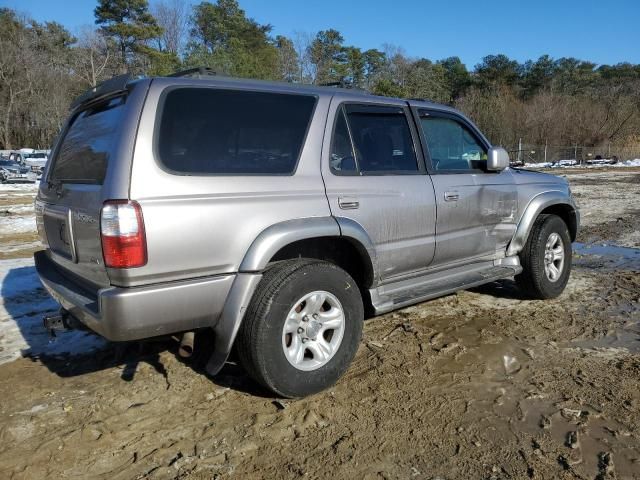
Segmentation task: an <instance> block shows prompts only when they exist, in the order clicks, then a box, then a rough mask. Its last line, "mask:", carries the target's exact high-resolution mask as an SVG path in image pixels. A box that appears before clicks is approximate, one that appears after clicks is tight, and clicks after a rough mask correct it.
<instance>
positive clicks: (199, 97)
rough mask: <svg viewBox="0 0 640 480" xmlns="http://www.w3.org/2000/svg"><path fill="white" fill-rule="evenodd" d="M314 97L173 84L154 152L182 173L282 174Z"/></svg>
mask: <svg viewBox="0 0 640 480" xmlns="http://www.w3.org/2000/svg"><path fill="white" fill-rule="evenodd" d="M314 105H315V97H313V96H309V95H293V94H280V93H264V92H249V91H239V90H223V89H213V88H178V89H174V90H170V91H169V92H168V93H167V94H166V97H165V100H164V105H163V108H162V112H161V120H160V127H159V129H158V131H157V137H156V138H157V152H156V153H157V155H158V158H159V160H160V161H161V162H162V164H163V165H164V166H165V167H166V168H167V169H169V170H171V171H173V172H176V173H182V174H187V175H224V174H227V175H233V174H236V175H278V174H280V175H286V174H291V173H293V171H294V170H295V168H296V164H297V163H298V157H299V155H300V150H301V149H302V145H303V142H304V139H305V135H306V132H307V128H308V126H309V122H310V121H311V116H312V112H313V108H314Z"/></svg>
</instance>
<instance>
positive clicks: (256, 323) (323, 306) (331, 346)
mask: <svg viewBox="0 0 640 480" xmlns="http://www.w3.org/2000/svg"><path fill="white" fill-rule="evenodd" d="M363 318H364V310H363V306H362V297H361V295H360V291H359V289H358V286H357V285H356V283H355V281H354V280H353V278H351V276H350V275H349V274H348V273H347V272H345V271H344V270H342V269H341V268H339V267H338V266H336V265H334V264H331V263H328V262H323V261H320V260H306V259H297V260H286V261H282V262H278V263H276V264H274V265H272V266H271V267H270V268H268V269H267V270H266V271H265V273H264V276H263V278H262V280H261V281H260V284H259V285H258V288H257V290H256V292H255V294H254V297H253V299H252V301H251V304H250V306H249V308H248V310H247V314H246V315H245V318H244V321H243V323H242V326H241V329H240V332H239V333H238V338H237V350H238V356H239V359H240V363H241V364H242V365H243V367H244V368H245V369H246V370H247V372H248V373H249V375H250V376H251V377H252V378H254V379H255V380H256V381H257V382H259V383H260V384H262V385H264V386H265V387H267V388H268V389H270V390H272V391H273V392H275V393H276V394H278V395H281V396H283V397H290V398H294V397H304V396H306V395H310V394H313V393H316V392H319V391H321V390H324V389H325V388H328V387H330V386H331V385H333V384H334V383H335V382H336V381H337V380H338V378H340V376H341V375H342V374H343V373H344V372H345V371H346V370H347V368H348V367H349V364H350V363H351V361H352V360H353V357H354V356H355V354H356V351H357V349H358V345H359V343H360V337H361V335H362V324H363Z"/></svg>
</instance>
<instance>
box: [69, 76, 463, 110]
mask: <svg viewBox="0 0 640 480" xmlns="http://www.w3.org/2000/svg"><path fill="white" fill-rule="evenodd" d="M193 70H194V72H193V73H194V74H195V75H191V74H188V73H187V74H185V76H180V72H178V73H177V74H174V75H167V76H162V77H160V76H158V77H147V78H144V79H139V78H138V79H136V78H134V77H132V76H131V75H128V74H125V75H119V76H117V77H113V78H111V79H109V80H106V81H105V82H103V83H101V84H99V85H98V86H96V87H94V88H91V89H89V90H87V91H86V92H85V93H83V94H82V95H80V96H79V97H78V98H77V99H76V100H75V101H74V102H73V104H72V109H75V108H77V107H79V106H81V105H84V104H86V103H90V102H93V101H94V100H96V99H98V98H101V97H105V96H109V95H112V94H114V93H117V92H119V91H124V90H125V89H126V88H127V87H129V86H130V85H133V84H134V83H138V82H141V81H145V80H146V81H154V80H159V79H162V80H163V82H166V83H170V84H173V85H216V86H226V87H240V88H252V87H253V88H256V89H260V90H276V91H281V92H290V93H306V94H309V95H317V96H331V97H333V96H334V95H336V94H339V95H340V96H341V97H342V98H343V99H345V100H350V99H352V100H354V101H362V100H365V101H385V102H389V101H392V102H393V101H399V102H409V103H410V104H411V105H415V106H418V107H430V108H437V109H440V110H448V111H452V112H457V110H456V109H454V108H452V107H449V106H447V105H443V104H440V103H436V102H431V101H428V100H422V99H407V98H399V97H383V96H380V95H374V94H371V93H369V92H366V91H364V90H357V89H351V88H343V87H336V86H322V85H310V84H300V83H289V82H282V81H272V80H255V79H248V78H237V77H229V76H224V75H218V74H212V73H208V74H207V72H206V71H205V70H201V72H203V71H204V72H205V73H204V74H202V73H201V74H198V73H197V70H198V69H193Z"/></svg>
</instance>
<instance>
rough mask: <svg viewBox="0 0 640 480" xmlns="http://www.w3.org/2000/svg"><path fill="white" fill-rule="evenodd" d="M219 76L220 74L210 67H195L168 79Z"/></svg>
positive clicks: (181, 71)
mask: <svg viewBox="0 0 640 480" xmlns="http://www.w3.org/2000/svg"><path fill="white" fill-rule="evenodd" d="M217 75H219V73H218V72H216V71H215V70H212V69H211V68H209V67H195V68H188V69H186V70H180V71H179V72H175V73H172V74H171V75H167V77H205V76H217Z"/></svg>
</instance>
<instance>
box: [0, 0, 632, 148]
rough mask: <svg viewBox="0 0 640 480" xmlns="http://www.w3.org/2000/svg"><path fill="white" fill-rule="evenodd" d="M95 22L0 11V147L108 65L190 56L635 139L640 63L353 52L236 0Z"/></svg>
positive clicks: (583, 136) (493, 132)
mask: <svg viewBox="0 0 640 480" xmlns="http://www.w3.org/2000/svg"><path fill="white" fill-rule="evenodd" d="M94 15H95V26H92V27H86V28H84V29H82V30H80V31H79V32H75V33H74V34H72V33H71V32H70V31H69V30H68V29H67V28H65V27H64V26H63V25H61V24H59V23H56V22H44V23H39V22H36V21H34V20H33V19H31V18H28V17H27V16H24V15H22V14H20V13H18V12H16V11H14V10H11V9H8V8H2V9H0V148H3V149H10V148H17V147H21V146H34V147H46V146H48V145H50V144H51V142H52V141H53V139H54V137H55V135H56V134H57V133H58V132H59V130H60V128H61V126H62V123H63V122H64V120H65V118H66V116H67V115H68V109H69V105H70V103H71V101H72V99H73V98H74V97H75V96H77V95H78V94H80V93H81V92H82V91H84V90H86V89H87V88H90V87H93V86H95V85H96V84H98V83H100V82H101V81H103V80H105V79H108V78H110V77H111V76H113V75H117V74H120V73H125V72H128V73H131V74H132V75H166V74H169V73H172V72H175V71H177V70H180V69H186V68H190V67H196V66H206V67H210V68H212V69H213V70H214V71H216V72H218V73H220V74H227V75H232V76H237V77H247V78H258V79H268V80H280V81H285V82H295V83H312V84H333V85H340V86H343V87H346V88H357V89H363V90H367V91H370V92H372V93H374V94H378V95H386V96H394V97H404V98H424V99H428V100H432V101H435V102H440V103H446V104H450V105H453V106H455V107H457V108H459V109H460V110H462V111H463V112H465V113H466V114H468V115H470V116H471V118H472V119H473V120H474V121H475V122H476V123H477V124H478V125H479V126H480V128H481V129H482V130H483V131H484V132H485V133H486V134H487V136H488V137H489V138H490V140H491V141H492V142H494V143H496V144H501V145H505V146H513V145H516V144H517V143H518V141H519V139H521V138H524V139H525V141H526V142H527V143H530V144H550V145H567V144H580V145H586V146H600V145H604V144H607V145H614V146H620V147H622V146H628V145H638V144H640V65H633V64H630V63H620V64H617V65H596V64H595V63H592V62H588V61H583V60H578V59H575V58H559V59H554V58H551V57H550V56H548V55H544V56H542V57H540V58H538V59H537V60H529V61H526V62H524V63H520V62H518V61H516V60H513V59H510V58H508V57H507V56H506V55H502V54H498V55H488V56H486V57H484V58H483V59H482V61H481V62H480V63H479V64H477V65H475V66H474V67H473V69H469V68H467V66H466V65H465V64H463V63H462V61H461V60H460V59H459V58H458V57H449V58H446V59H441V60H437V61H433V60H430V59H427V58H412V57H410V56H408V55H407V54H406V53H405V51H404V50H403V49H402V48H401V47H398V46H395V45H390V44H385V45H382V46H381V47H380V48H379V49H368V50H363V49H361V48H359V47H357V46H353V45H347V44H345V40H344V37H343V36H342V34H341V33H340V32H339V31H337V30H335V29H331V28H329V29H327V30H322V31H319V32H316V33H306V32H296V33H295V34H293V35H291V36H289V37H288V36H283V35H273V33H272V32H273V27H272V26H271V25H269V24H260V23H258V22H257V21H255V20H254V19H252V18H250V17H248V16H247V14H246V12H245V11H244V10H243V9H242V8H241V7H240V5H239V3H238V1H237V0H217V1H215V2H209V1H204V2H201V3H199V4H197V5H194V6H191V5H188V4H187V3H186V2H185V0H156V1H154V2H152V3H151V4H148V2H147V0H98V2H97V5H96V7H95V10H94Z"/></svg>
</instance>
